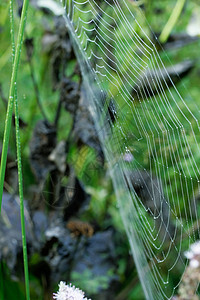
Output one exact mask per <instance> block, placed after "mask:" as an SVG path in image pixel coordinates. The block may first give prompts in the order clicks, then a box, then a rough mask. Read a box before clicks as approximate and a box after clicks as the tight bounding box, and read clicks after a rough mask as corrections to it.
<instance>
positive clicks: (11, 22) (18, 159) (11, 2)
mask: <svg viewBox="0 0 200 300" xmlns="http://www.w3.org/2000/svg"><path fill="white" fill-rule="evenodd" d="M10 25H11V42H12V63H13V67H14V60H15V36H14V15H13V0H11V1H10ZM14 106H15V129H16V148H17V166H18V183H19V198H20V215H21V232H22V245H23V259H24V275H25V288H26V299H27V300H30V288H29V272H28V256H27V246H26V229H25V218H24V200H23V174H22V160H21V143H20V132H19V112H18V99H17V86H16V84H15V87H14Z"/></svg>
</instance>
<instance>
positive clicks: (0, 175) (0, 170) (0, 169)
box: [0, 0, 29, 213]
mask: <svg viewBox="0 0 200 300" xmlns="http://www.w3.org/2000/svg"><path fill="white" fill-rule="evenodd" d="M11 2H12V0H11ZM28 5H29V0H24V2H23V7H22V14H21V19H20V24H19V32H18V37H17V46H16V52H15V57H14V64H13V68H12V76H11V82H10V90H9V98H8V107H7V114H6V120H5V129H4V137H3V146H2V154H1V166H0V213H1V205H2V196H3V186H4V179H5V169H6V160H7V153H8V143H9V137H10V129H11V122H12V113H13V106H14V90H15V85H16V80H17V73H18V66H19V61H20V55H21V48H22V41H23V35H24V28H25V24H26V17H27V10H28Z"/></svg>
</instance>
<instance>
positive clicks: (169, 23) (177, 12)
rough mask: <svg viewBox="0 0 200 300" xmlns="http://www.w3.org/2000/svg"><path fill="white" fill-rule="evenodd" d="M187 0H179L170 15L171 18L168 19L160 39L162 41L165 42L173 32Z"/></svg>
mask: <svg viewBox="0 0 200 300" xmlns="http://www.w3.org/2000/svg"><path fill="white" fill-rule="evenodd" d="M185 1H186V0H177V2H176V5H175V7H174V9H173V11H172V14H171V16H170V17H169V20H168V21H167V24H166V25H165V27H164V28H163V30H162V32H161V34H160V37H159V40H160V42H161V43H165V42H166V41H167V39H168V37H169V35H170V33H171V32H172V29H173V27H174V25H175V24H176V22H177V20H178V18H179V16H180V14H181V12H182V9H183V7H184V4H185Z"/></svg>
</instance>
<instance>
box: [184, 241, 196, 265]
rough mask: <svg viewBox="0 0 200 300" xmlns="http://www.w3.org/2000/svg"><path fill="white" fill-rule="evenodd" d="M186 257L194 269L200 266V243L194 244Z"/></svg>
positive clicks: (186, 253)
mask: <svg viewBox="0 0 200 300" xmlns="http://www.w3.org/2000/svg"><path fill="white" fill-rule="evenodd" d="M184 254H185V257H186V258H187V259H189V260H190V263H189V266H190V267H191V268H193V269H195V268H198V267H199V265H200V241H198V242H196V243H194V244H192V245H191V246H190V249H189V251H186V252H185V253H184Z"/></svg>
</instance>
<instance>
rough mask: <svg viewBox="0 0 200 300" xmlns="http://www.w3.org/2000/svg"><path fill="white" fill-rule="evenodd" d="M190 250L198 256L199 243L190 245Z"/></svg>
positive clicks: (199, 253) (199, 251)
mask: <svg viewBox="0 0 200 300" xmlns="http://www.w3.org/2000/svg"><path fill="white" fill-rule="evenodd" d="M191 250H192V252H193V253H194V254H195V255H200V241H199V242H196V243H194V244H192V245H191Z"/></svg>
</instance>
